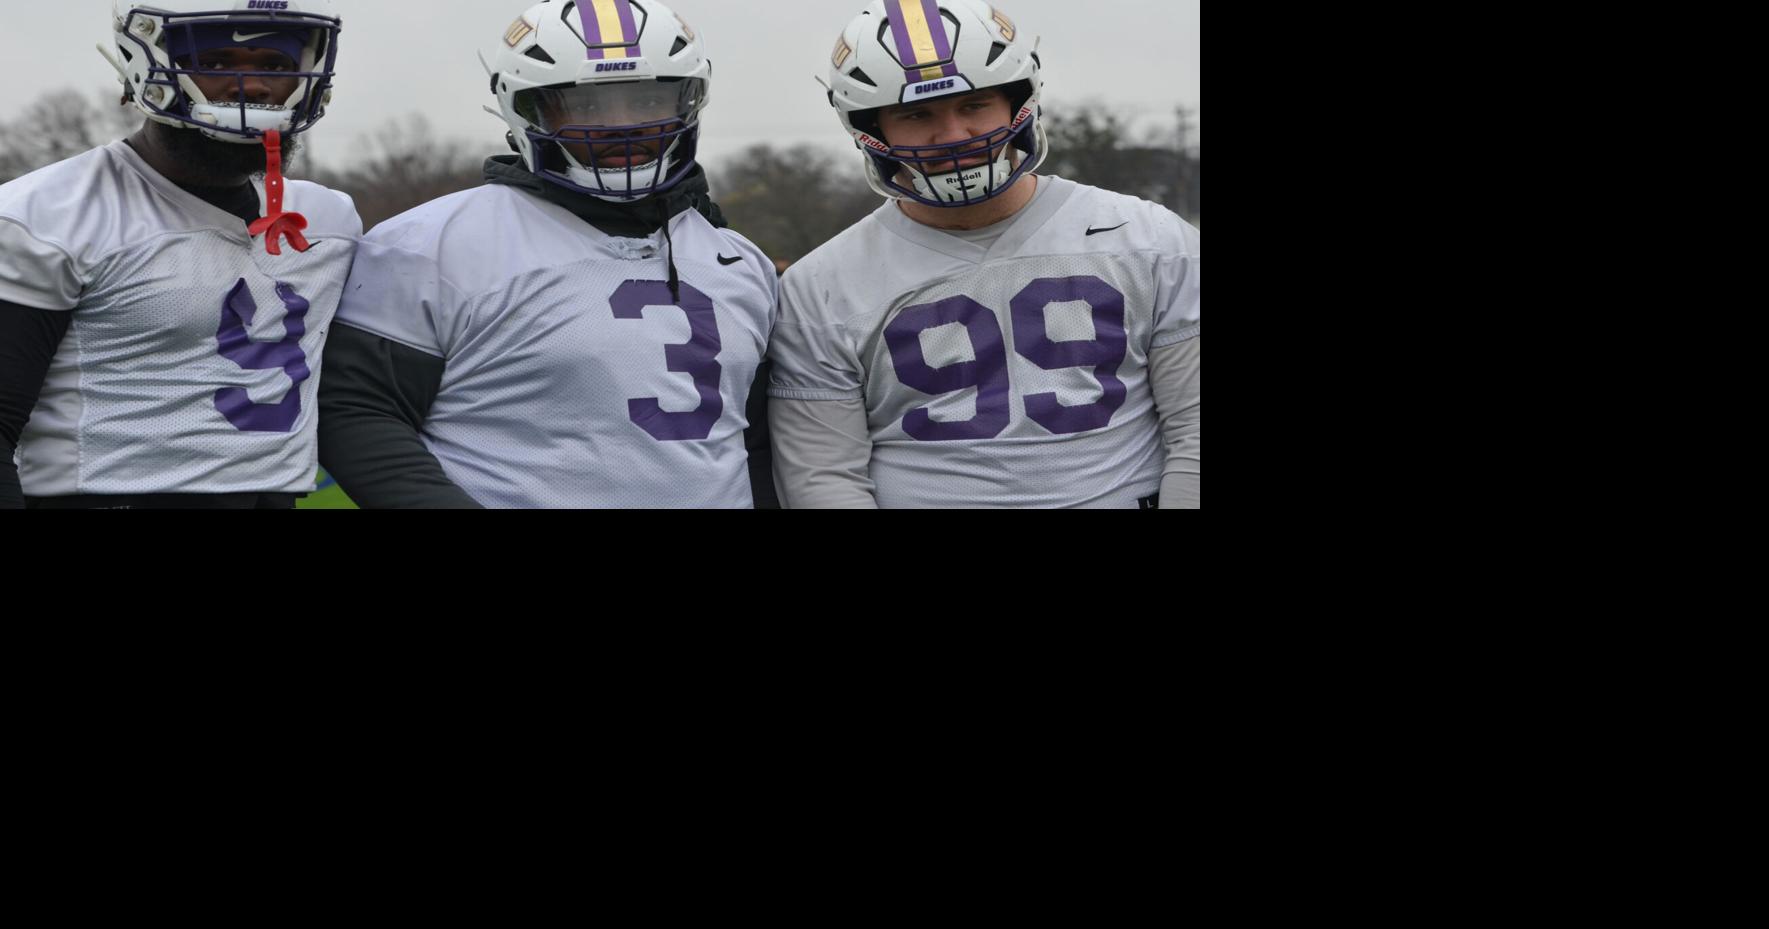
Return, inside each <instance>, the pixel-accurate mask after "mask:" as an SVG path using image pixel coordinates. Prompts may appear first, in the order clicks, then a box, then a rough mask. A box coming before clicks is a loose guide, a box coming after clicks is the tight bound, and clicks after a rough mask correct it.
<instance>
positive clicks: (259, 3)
mask: <svg viewBox="0 0 1769 929" xmlns="http://www.w3.org/2000/svg"><path fill="white" fill-rule="evenodd" d="M288 8H289V0H251V2H250V3H247V4H246V9H248V10H286V9H288Z"/></svg>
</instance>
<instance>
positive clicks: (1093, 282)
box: [1012, 275, 1129, 435]
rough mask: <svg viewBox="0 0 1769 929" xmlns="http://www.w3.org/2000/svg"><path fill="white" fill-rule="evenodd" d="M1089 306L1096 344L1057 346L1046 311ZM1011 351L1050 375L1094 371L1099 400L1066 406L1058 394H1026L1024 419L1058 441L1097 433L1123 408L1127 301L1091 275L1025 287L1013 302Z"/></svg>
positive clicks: (1041, 281) (1040, 281)
mask: <svg viewBox="0 0 1769 929" xmlns="http://www.w3.org/2000/svg"><path fill="white" fill-rule="evenodd" d="M1077 300H1079V301H1082V302H1085V303H1086V304H1087V305H1088V306H1089V307H1091V308H1092V310H1093V338H1092V339H1091V340H1088V341H1080V340H1077V341H1072V342H1069V341H1065V342H1055V341H1052V340H1051V338H1050V333H1049V332H1048V331H1047V330H1046V328H1045V325H1044V308H1045V307H1047V306H1049V305H1050V304H1052V303H1068V302H1071V301H1077ZM1012 311H1013V347H1014V351H1016V352H1019V353H1020V355H1022V356H1023V357H1025V358H1026V359H1027V360H1028V361H1031V362H1032V363H1033V364H1035V365H1037V366H1038V367H1040V368H1043V369H1044V370H1046V371H1055V370H1057V369H1059V368H1077V367H1083V366H1086V365H1092V366H1093V376H1094V377H1095V378H1097V379H1098V380H1099V386H1100V398H1099V399H1098V400H1095V401H1094V402H1092V403H1086V404H1082V405H1080V406H1063V405H1062V404H1061V403H1058V402H1057V398H1056V394H1054V393H1042V394H1027V395H1026V398H1025V399H1026V415H1027V416H1029V417H1031V418H1032V421H1033V422H1035V423H1037V424H1038V425H1040V426H1043V427H1044V428H1046V429H1048V430H1050V431H1051V432H1052V433H1055V434H1056V435H1068V434H1070V433H1074V432H1086V431H1087V430H1089V429H1098V428H1101V427H1102V426H1105V425H1106V424H1107V423H1110V422H1111V421H1112V414H1113V413H1115V412H1117V411H1118V408H1119V407H1121V406H1123V405H1124V394H1125V389H1124V382H1123V381H1121V380H1119V379H1118V366H1119V365H1121V364H1123V363H1124V353H1125V351H1126V348H1127V346H1128V342H1129V340H1128V339H1127V338H1126V337H1125V335H1124V295H1123V294H1121V293H1119V292H1118V290H1117V288H1114V287H1113V286H1112V285H1110V284H1107V283H1106V282H1105V281H1102V280H1100V279H1099V278H1097V277H1094V276H1092V275H1084V276H1081V277H1044V278H1039V279H1038V280H1035V281H1033V282H1032V283H1030V284H1027V285H1026V287H1025V289H1024V290H1021V291H1020V292H1019V294H1018V295H1016V296H1015V297H1014V298H1013V303H1012Z"/></svg>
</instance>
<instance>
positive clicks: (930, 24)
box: [885, 0, 958, 82]
mask: <svg viewBox="0 0 1769 929" xmlns="http://www.w3.org/2000/svg"><path fill="white" fill-rule="evenodd" d="M885 13H886V19H888V20H890V23H891V36H892V38H893V39H895V40H896V43H897V58H898V59H899V60H900V61H901V62H902V64H903V77H904V79H905V80H908V81H911V82H913V81H928V80H933V79H934V78H940V77H954V76H956V75H957V74H958V67H957V65H956V64H944V65H941V64H938V63H939V62H950V61H951V60H952V40H951V38H950V37H949V36H947V34H946V20H945V18H944V17H942V16H941V15H940V5H939V3H938V2H936V0H890V3H888V4H887V5H886V7H885Z"/></svg>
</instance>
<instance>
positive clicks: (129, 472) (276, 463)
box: [0, 142, 362, 496]
mask: <svg viewBox="0 0 1769 929" xmlns="http://www.w3.org/2000/svg"><path fill="white" fill-rule="evenodd" d="M259 208H260V210H261V211H262V209H263V190H262V185H260V190H259ZM283 209H284V210H285V211H287V212H291V213H301V214H302V215H304V216H305V217H306V218H307V229H306V231H305V233H304V234H305V236H306V238H307V239H308V241H309V242H311V243H312V247H311V248H309V249H308V250H307V251H305V252H297V251H295V250H294V248H292V247H291V246H290V245H289V244H288V243H287V242H284V243H283V245H282V254H280V255H270V254H267V253H266V251H265V246H264V240H263V238H262V237H259V238H256V239H254V238H249V237H248V236H247V234H246V224H245V223H244V222H243V221H241V219H240V218H239V217H238V216H234V215H232V214H230V213H228V212H226V211H224V210H222V209H220V208H219V207H215V206H211V205H210V204H208V203H205V202H203V201H202V200H200V199H198V198H196V197H195V196H193V195H191V194H189V193H186V192H185V191H183V190H181V189H179V188H178V186H177V185H175V184H173V183H172V182H171V181H169V180H167V179H166V178H164V177H162V176H161V175H160V174H159V173H158V172H156V171H154V170H153V169H152V168H150V167H148V166H147V163H146V162H144V161H142V160H141V157H140V156H139V155H137V154H136V153H135V150H134V149H132V148H130V147H129V146H128V145H127V144H125V143H123V142H114V143H112V144H110V145H107V146H105V147H103V148H98V149H94V150H92V151H90V152H87V153H85V154H83V155H79V156H76V157H74V158H70V159H68V160H66V161H63V162H60V163H57V164H54V165H50V166H49V167H47V168H43V169H42V170H40V171H36V172H33V173H31V174H27V175H25V176H24V177H21V178H19V179H17V180H15V181H12V182H11V183H8V184H5V185H3V186H0V299H4V300H10V301H12V302H14V303H18V304H22V305H24V306H30V307H37V308H40V309H46V310H67V311H69V312H71V313H72V314H73V315H72V317H71V318H70V320H69V326H68V331H67V335H66V336H64V337H63V339H62V341H61V345H60V348H59V349H58V351H57V352H56V355H55V359H54V361H53V362H52V363H51V365H50V368H49V373H48V376H47V377H46V378H45V380H44V384H43V390H42V393H41V394H40V396H39V399H38V401H37V406H36V408H35V409H34V410H33V411H32V413H31V419H30V422H29V424H27V425H26V427H25V430H24V433H23V434H22V435H21V437H20V442H19V477H20V480H21V483H22V484H23V485H24V491H25V493H26V494H29V495H31V496H61V495H67V494H152V493H302V492H305V491H310V490H312V489H313V476H314V473H315V472H316V471H317V470H318V460H319V459H318V454H317V448H316V439H315V436H316V421H315V407H316V397H317V390H318V385H319V373H320V350H321V348H322V347H323V346H324V344H325V337H326V327H327V326H328V325H330V323H331V319H332V315H333V313H334V312H335V311H336V310H337V306H338V295H339V294H340V292H342V290H343V287H344V281H345V279H346V278H347V277H348V276H349V274H350V258H351V253H352V251H353V250H354V248H355V240H356V238H357V237H358V236H360V235H361V234H362V221H361V219H359V218H358V217H357V215H356V207H355V205H354V204H353V203H352V202H351V200H350V198H349V197H348V196H346V195H344V194H342V193H338V192H336V191H331V190H327V189H326V188H324V187H321V186H319V185H317V184H311V183H308V182H306V181H293V180H291V181H286V182H285V186H284V194H283Z"/></svg>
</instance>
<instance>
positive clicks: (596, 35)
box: [577, 0, 639, 60]
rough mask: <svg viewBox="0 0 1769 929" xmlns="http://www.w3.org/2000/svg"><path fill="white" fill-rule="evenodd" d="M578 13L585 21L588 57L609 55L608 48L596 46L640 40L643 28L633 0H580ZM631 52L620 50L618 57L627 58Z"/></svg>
mask: <svg viewBox="0 0 1769 929" xmlns="http://www.w3.org/2000/svg"><path fill="white" fill-rule="evenodd" d="M577 15H578V18H579V19H580V20H581V21H582V22H583V29H584V43H585V44H587V45H589V46H590V49H589V53H588V55H587V57H588V58H590V59H592V60H594V59H599V58H606V57H608V51H609V50H608V49H606V48H597V47H596V46H602V45H612V46H626V47H628V48H630V47H631V46H634V45H637V44H638V43H639V29H638V26H637V25H636V21H635V20H634V19H633V6H632V4H631V3H630V2H629V0H579V2H578V4H577ZM604 27H606V28H604ZM630 54H631V53H630V52H626V51H623V50H617V51H615V53H614V57H616V58H624V57H628V56H629V55H630Z"/></svg>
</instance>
